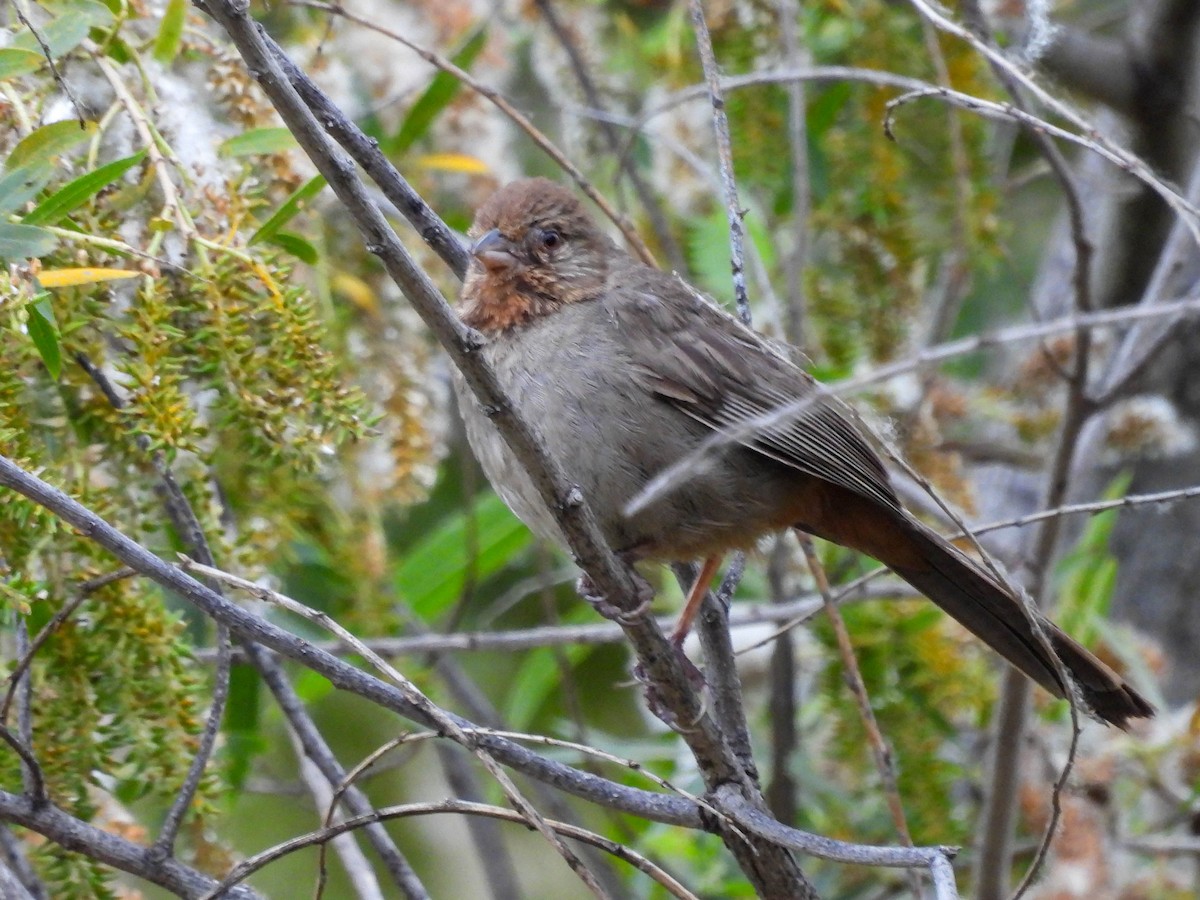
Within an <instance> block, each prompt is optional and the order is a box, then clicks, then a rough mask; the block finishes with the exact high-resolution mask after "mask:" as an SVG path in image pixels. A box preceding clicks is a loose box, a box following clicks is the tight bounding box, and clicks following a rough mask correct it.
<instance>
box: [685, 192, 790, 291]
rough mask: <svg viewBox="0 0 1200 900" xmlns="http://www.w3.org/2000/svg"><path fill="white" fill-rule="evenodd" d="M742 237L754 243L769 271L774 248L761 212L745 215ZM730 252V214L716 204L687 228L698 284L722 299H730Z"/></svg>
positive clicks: (773, 258)
mask: <svg viewBox="0 0 1200 900" xmlns="http://www.w3.org/2000/svg"><path fill="white" fill-rule="evenodd" d="M745 237H746V238H747V239H748V240H750V241H752V242H753V243H754V247H755V250H757V252H758V253H759V254H760V255H761V257H762V260H763V264H764V265H765V266H766V268H767V269H768V271H769V270H770V269H771V268H772V266H773V265H774V260H775V250H774V248H773V247H772V245H771V238H770V235H769V234H768V233H767V229H766V226H765V225H764V224H763V220H762V217H761V216H758V215H750V216H747V217H746V219H745ZM729 254H730V251H729V218H728V217H727V216H726V215H725V210H724V208H723V207H717V208H714V209H713V211H712V212H711V213H709V215H707V216H705V217H704V218H702V219H699V220H697V221H696V222H695V224H694V225H692V226H691V228H690V229H689V231H688V257H689V261H690V262H691V264H692V271H694V272H695V273H696V280H697V281H698V282H699V286H700V287H701V288H703V289H704V291H706V292H707V293H709V294H711V295H712V296H713V297H715V298H716V299H718V300H723V301H725V302H729V301H732V300H733V279H732V278H731V277H730V274H729V273H730V255H729Z"/></svg>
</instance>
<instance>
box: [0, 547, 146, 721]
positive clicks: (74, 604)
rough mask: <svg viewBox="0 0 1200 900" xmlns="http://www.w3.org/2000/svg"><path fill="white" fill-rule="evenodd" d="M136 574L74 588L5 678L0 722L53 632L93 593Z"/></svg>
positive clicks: (107, 576)
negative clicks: (39, 651)
mask: <svg viewBox="0 0 1200 900" xmlns="http://www.w3.org/2000/svg"><path fill="white" fill-rule="evenodd" d="M136 574H137V573H136V572H134V571H133V569H130V568H125V567H122V568H120V569H118V570H117V571H115V572H109V573H107V574H105V575H100V576H97V577H96V578H89V579H88V580H87V581H82V582H80V583H79V584H78V585H77V586H76V588H75V591H74V596H72V597H71V599H70V600H68V601H67V602H66V603H64V604H63V605H62V606H60V607H59V608H58V610H57V611H56V612H55V613H54V615H53V616H51V617H50V621H49V622H47V623H46V624H45V625H43V626H42V627H41V630H39V631H38V633H37V635H35V636H34V638H33V640H32V641H30V642H29V648H28V650H26V651H25V652H24V653H22V654H21V655H20V656H19V657H18V658H17V662H16V665H15V666H13V670H12V671H11V672H9V673H8V675H7V676H6V677H5V681H7V682H9V685H8V690H7V691H5V694H4V701H3V702H2V703H0V722H7V721H8V711H9V707H10V706H11V704H12V701H13V692H14V691H15V690H16V685H17V682H18V680H20V678H21V676H22V675H23V674H24V672H25V670H26V669H28V668H29V665H30V663H32V662H33V657H34V656H35V655H37V652H38V650H40V649H41V647H42V645H43V644H44V643H46V641H48V640H49V639H50V637H51V636H52V635H53V634H54V632H56V631H57V630H58V629H59V628H61V627H62V624H63V622H65V621H66V620H67V619H69V618H70V617H71V616H72V615H73V614H74V613H75V610H77V609H78V608H79V606H80V604H81V603H83V601H84V600H86V599H87V598H88V597H89V596H91V594H93V593H94V592H95V591H97V590H99V589H100V588H102V587H104V586H105V585H108V584H112V583H113V582H114V581H120V580H121V579H123V578H129V577H130V576H131V575H136Z"/></svg>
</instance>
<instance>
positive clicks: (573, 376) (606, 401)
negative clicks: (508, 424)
mask: <svg viewBox="0 0 1200 900" xmlns="http://www.w3.org/2000/svg"><path fill="white" fill-rule="evenodd" d="M482 352H483V354H484V356H485V357H486V358H487V359H488V360H489V362H490V363H491V364H492V366H493V367H494V368H495V371H496V375H497V377H498V379H499V381H500V385H501V387H502V388H503V389H504V391H505V393H506V394H507V395H508V396H509V398H510V399H511V401H512V403H513V406H514V408H515V409H516V410H517V411H518V412H519V413H520V414H521V416H522V417H523V418H524V419H525V420H526V421H528V422H529V423H530V424H531V425H532V426H533V427H534V428H535V429H536V430H537V432H538V433H539V435H540V436H541V438H542V440H543V441H544V442H545V444H546V448H547V449H548V450H549V451H550V453H551V454H552V455H553V456H554V457H555V458H556V459H557V460H558V461H559V463H560V465H561V466H562V467H563V469H564V470H565V471H566V473H567V476H568V477H569V478H570V479H571V480H572V482H573V483H574V484H576V485H578V487H579V488H580V489H581V490H582V492H583V494H584V497H585V498H586V500H587V502H588V504H589V505H590V506H591V508H592V510H593V512H594V513H595V514H596V516H597V518H598V520H599V524H600V527H601V529H602V530H603V532H604V534H605V537H606V539H607V540H608V542H609V544H610V545H611V546H612V547H613V548H614V549H617V550H634V549H636V550H638V551H639V552H638V555H645V556H653V557H659V558H662V557H667V558H685V557H690V556H693V555H702V554H703V553H705V552H706V547H707V546H708V545H710V544H716V543H741V544H743V545H744V544H745V543H747V541H748V540H752V539H753V537H755V534H753V533H751V534H747V533H746V531H747V527H748V526H749V527H750V529H751V530H753V525H752V524H751V523H753V522H754V521H756V520H761V519H765V518H769V517H770V508H771V507H772V506H773V505H774V504H775V503H777V502H778V497H779V496H780V491H779V487H780V485H777V484H774V483H773V482H774V480H775V479H773V478H766V479H764V478H763V474H764V472H763V467H764V465H765V466H766V467H767V468H768V469H772V470H773V469H774V468H775V467H774V466H773V465H771V464H770V463H769V462H768V461H766V460H763V459H762V457H759V456H758V455H757V454H752V453H750V452H749V451H746V450H742V449H740V448H730V449H728V450H726V451H723V452H721V453H720V454H719V456H720V459H714V460H707V461H706V462H707V464H705V465H702V466H701V467H700V468H699V469H698V470H697V472H696V475H695V477H694V478H690V479H689V480H688V481H687V483H686V485H685V486H684V487H682V488H681V489H679V490H677V491H675V492H674V493H672V494H669V495H667V496H665V497H664V498H663V499H661V500H659V501H657V502H655V503H653V504H651V505H650V506H649V507H647V508H646V509H644V510H641V511H640V512H638V513H637V515H636V516H634V517H633V518H629V517H627V516H626V515H625V512H624V510H625V506H626V504H627V503H628V501H629V500H630V499H632V498H633V497H635V496H636V495H637V494H638V492H639V491H640V490H641V488H642V487H643V486H644V485H645V484H646V482H647V481H649V480H650V478H652V477H653V476H654V475H655V474H657V473H658V472H659V471H661V470H662V469H664V468H665V467H667V466H668V465H670V464H672V463H674V462H676V461H677V460H678V459H679V458H680V457H681V456H682V455H683V454H685V453H687V452H688V451H690V450H691V449H694V448H696V447H698V446H699V445H700V443H701V442H702V441H703V440H704V439H705V438H706V437H708V436H709V435H710V434H711V432H709V431H708V430H707V429H706V428H705V427H704V426H702V425H699V424H697V423H696V422H694V421H693V420H692V419H690V418H689V417H687V416H685V415H683V414H682V413H681V412H679V411H678V410H676V409H675V408H674V407H672V406H671V405H670V404H668V403H665V402H663V401H661V400H660V399H658V398H657V397H655V396H653V395H652V394H650V393H649V392H648V391H647V389H646V387H645V386H644V385H643V384H642V383H640V382H638V381H637V380H636V376H635V374H634V372H633V371H632V369H631V366H630V365H629V359H628V356H627V354H626V353H625V351H624V350H623V349H622V348H621V346H620V343H619V336H618V335H617V334H616V332H615V331H614V326H613V323H612V321H611V319H610V318H609V315H608V313H607V312H606V311H605V310H604V308H603V306H602V305H601V304H599V303H591V302H589V303H578V304H574V305H572V306H568V307H565V308H564V309H562V310H559V311H558V312H556V313H555V314H553V315H551V316H546V317H543V318H541V319H538V320H537V321H535V322H533V323H531V324H530V325H528V326H525V327H523V328H520V329H516V330H514V331H511V332H509V333H507V334H504V335H501V336H500V337H499V338H498V339H496V340H493V341H492V342H491V343H489V344H488V345H486V346H485V348H484V349H483V351H482ZM454 383H455V390H456V393H457V395H458V398H459V405H460V408H461V410H462V415H463V420H464V423H465V425H466V433H467V439H468V441H469V442H470V444H471V447H472V449H473V450H474V452H475V455H476V457H477V458H478V460H479V463H480V465H481V466H482V467H483V470H484V472H485V473H486V475H487V477H488V479H489V480H490V481H491V483H492V486H493V487H494V488H495V489H496V492H497V493H498V494H499V495H500V496H501V498H503V500H504V501H505V502H506V503H507V504H508V506H509V507H510V508H511V509H512V510H513V512H514V513H516V515H517V516H518V517H519V518H520V519H521V520H522V521H523V522H525V524H526V525H528V526H529V528H530V529H531V530H532V531H534V533H536V534H537V535H539V536H540V537H542V538H543V539H545V540H547V541H551V542H554V543H558V544H560V545H561V544H563V543H564V541H563V539H562V536H561V534H560V532H559V530H558V526H557V525H556V523H555V521H554V517H553V516H552V515H551V514H550V512H549V510H548V509H547V508H546V507H545V505H544V504H543V503H542V501H541V499H540V497H539V496H538V493H537V490H536V489H535V488H534V486H533V483H532V481H531V480H530V478H529V476H528V475H527V474H526V473H525V470H524V468H523V467H522V466H521V464H520V463H519V462H518V461H517V460H516V459H515V457H514V456H513V455H512V453H511V452H510V451H509V449H508V447H507V445H506V444H505V443H504V442H503V440H502V439H501V438H500V435H499V433H498V432H497V431H496V429H495V426H494V425H493V424H492V422H491V421H490V420H489V419H488V417H487V416H486V415H484V413H483V411H482V410H481V409H480V407H479V404H478V403H477V401H476V400H475V398H474V395H472V394H471V392H470V390H469V389H468V388H467V387H466V385H465V383H464V382H463V380H462V378H461V376H459V375H458V374H457V373H455V379H454ZM731 536H735V537H736V538H737V539H738V540H734V541H730V537H731Z"/></svg>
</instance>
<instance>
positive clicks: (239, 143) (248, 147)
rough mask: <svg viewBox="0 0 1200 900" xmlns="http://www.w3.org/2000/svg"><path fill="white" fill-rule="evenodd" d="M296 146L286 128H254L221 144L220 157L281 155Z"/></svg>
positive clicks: (294, 140)
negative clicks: (262, 154)
mask: <svg viewBox="0 0 1200 900" xmlns="http://www.w3.org/2000/svg"><path fill="white" fill-rule="evenodd" d="M295 146H296V139H295V138H294V137H292V133H291V132H290V131H288V130H287V129H286V128H255V129H252V130H251V131H247V132H246V133H244V134H239V135H237V136H235V137H231V138H230V139H229V140H227V141H225V142H224V143H223V144H221V147H220V151H219V152H220V154H221V155H222V156H234V157H237V156H254V155H256V154H261V153H283V152H284V151H286V150H291V149H293V148H294V147H295Z"/></svg>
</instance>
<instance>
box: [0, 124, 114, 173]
mask: <svg viewBox="0 0 1200 900" xmlns="http://www.w3.org/2000/svg"><path fill="white" fill-rule="evenodd" d="M95 133H96V123H95V122H85V123H84V125H83V127H82V128H81V127H80V125H79V123H78V122H77V121H75V120H74V119H68V120H66V121H63V122H52V123H51V124H49V125H43V126H42V127H41V128H39V129H37V130H36V131H34V132H32V133H31V134H30V135H29V136H28V137H26V138H24V139H23V140H22V141H21V142H20V143H18V144H17V146H15V147H13V151H12V153H10V154H9V155H8V159H6V160H5V161H4V167H5V168H6V169H9V170H10V171H11V170H13V169H18V168H20V167H21V166H27V165H30V164H31V163H39V162H40V163H51V162H53V161H54V159H55V157H58V156H61V155H62V154H63V153H66V152H67V151H68V150H70V149H71V148H72V147H74V146H75V145H77V144H81V143H83V142H84V141H86V140H88V138H90V137H91V136H92V135H93V134H95Z"/></svg>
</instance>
